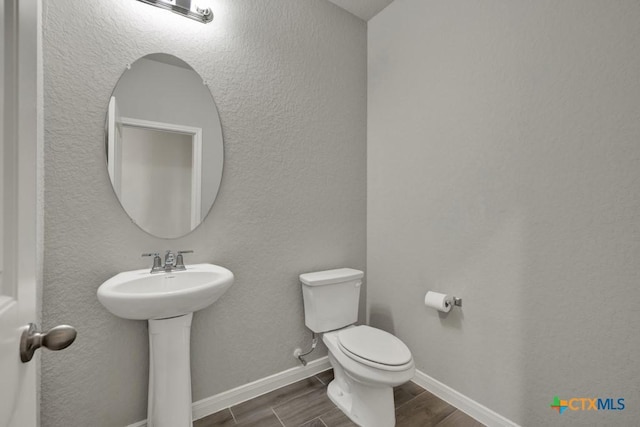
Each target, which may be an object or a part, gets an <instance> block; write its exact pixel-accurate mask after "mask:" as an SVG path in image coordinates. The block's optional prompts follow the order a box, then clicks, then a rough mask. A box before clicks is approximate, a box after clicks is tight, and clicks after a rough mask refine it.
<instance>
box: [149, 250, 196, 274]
mask: <svg viewBox="0 0 640 427" xmlns="http://www.w3.org/2000/svg"><path fill="white" fill-rule="evenodd" d="M191 253H193V251H191V250H188V251H178V252H177V253H176V254H175V255H174V253H173V252H171V251H167V252H165V254H164V265H162V259H161V258H160V254H159V253H158V252H151V253H148V254H142V256H143V257H145V256H152V257H153V267H151V273H170V272H172V271H182V270H186V269H187V268H186V267H185V266H184V258H183V257H182V254H191Z"/></svg>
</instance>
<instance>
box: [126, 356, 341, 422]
mask: <svg viewBox="0 0 640 427" xmlns="http://www.w3.org/2000/svg"><path fill="white" fill-rule="evenodd" d="M329 368H331V365H330V364H329V358H328V357H327V356H325V357H321V358H320V359H316V360H312V361H310V362H309V363H308V364H307V366H298V367H295V368H291V369H287V370H286V371H282V372H279V373H277V374H274V375H271V376H268V377H265V378H261V379H259V380H257V381H254V382H252V383H249V384H245V385H241V386H240V387H236V388H233V389H231V390H228V391H225V392H222V393H219V394H216V395H214V396H211V397H207V398H205V399H202V400H199V401H197V402H194V403H193V419H194V420H199V419H200V418H204V417H206V416H208V415H211V414H215V413H216V412H218V411H220V410H222V409H225V408H228V407H230V406H234V405H237V404H238V403H242V402H245V401H247V400H250V399H253V398H256V397H258V396H262V395H263V394H265V393H269V392H270V391H273V390H277V389H279V388H280V387H284V386H286V385H289V384H291V383H294V382H296V381H300V380H302V379H304V378H308V377H311V376H313V375H316V374H318V373H320V372H322V371H326V370H327V369H329ZM146 426H147V421H146V420H144V421H140V422H137V423H135V424H131V425H129V426H127V427H146Z"/></svg>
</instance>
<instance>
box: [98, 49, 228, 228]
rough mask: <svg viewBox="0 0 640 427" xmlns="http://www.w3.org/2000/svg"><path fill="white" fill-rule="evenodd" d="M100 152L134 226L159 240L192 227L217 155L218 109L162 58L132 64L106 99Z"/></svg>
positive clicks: (183, 66)
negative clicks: (101, 151) (103, 140)
mask: <svg viewBox="0 0 640 427" xmlns="http://www.w3.org/2000/svg"><path fill="white" fill-rule="evenodd" d="M106 151H107V168H108V170H109V177H110V178H111V184H112V185H113V190H114V191H115V193H116V196H117V197H118V200H120V204H121V205H122V207H123V208H124V210H125V211H126V212H127V214H128V215H129V217H130V218H131V220H132V221H133V222H134V223H135V224H137V225H138V226H139V227H140V228H142V229H143V230H145V231H146V232H148V233H150V234H152V235H154V236H157V237H164V238H175V237H180V236H183V235H185V234H187V233H189V232H190V231H191V230H193V229H194V228H196V227H197V226H198V225H199V224H200V223H201V222H202V220H203V219H204V217H205V216H206V215H207V213H208V212H209V210H210V209H211V206H212V205H213V202H214V201H215V198H216V195H217V193H218V189H219V187H220V179H221V177H222V166H223V157H224V148H223V143H222V128H221V125H220V119H219V117H218V111H217V109H216V106H215V103H214V102H213V98H212V96H211V93H210V92H209V89H208V88H207V86H206V85H204V84H203V81H202V78H201V77H200V76H199V75H198V73H196V72H195V71H194V70H193V69H192V68H191V67H190V66H189V65H188V64H187V63H185V62H184V61H182V60H180V59H179V58H177V57H175V56H172V55H167V54H152V55H147V56H145V57H143V58H140V59H138V60H137V61H136V62H134V63H133V64H132V65H131V67H130V68H129V69H127V70H126V71H125V72H124V73H123V75H122V77H120V80H118V84H117V85H116V87H115V89H114V91H113V94H112V96H111V99H110V101H109V108H108V112H107V120H106Z"/></svg>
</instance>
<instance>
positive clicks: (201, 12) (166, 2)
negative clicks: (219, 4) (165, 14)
mask: <svg viewBox="0 0 640 427" xmlns="http://www.w3.org/2000/svg"><path fill="white" fill-rule="evenodd" d="M138 1H141V2H143V3H147V4H150V5H153V6H156V7H160V8H162V9H166V10H170V11H171V12H174V13H177V14H178V15H182V16H185V17H187V18H190V19H194V20H196V21H198V22H202V23H203V24H206V23H208V22H211V21H213V12H211V9H209V8H208V7H206V8H200V7H198V6H196V5H193V6H192V5H191V0H138Z"/></svg>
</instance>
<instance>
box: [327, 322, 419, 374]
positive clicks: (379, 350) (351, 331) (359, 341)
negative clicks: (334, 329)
mask: <svg viewBox="0 0 640 427" xmlns="http://www.w3.org/2000/svg"><path fill="white" fill-rule="evenodd" d="M337 338H338V339H337V341H338V347H339V348H340V350H341V351H342V352H343V353H344V354H345V355H346V356H348V357H349V358H350V359H353V360H355V361H356V362H359V363H362V364H364V365H367V366H371V367H373V368H377V369H381V370H384V371H403V370H405V369H407V365H410V364H412V363H413V359H412V357H411V351H410V350H409V348H408V347H407V346H406V345H405V344H404V343H403V342H402V341H400V340H399V339H398V338H397V337H395V336H393V335H391V334H390V333H388V332H385V331H382V330H380V329H376V328H372V327H370V326H366V325H362V326H356V327H352V328H347V329H344V330H342V331H340V332H338V334H337Z"/></svg>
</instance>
